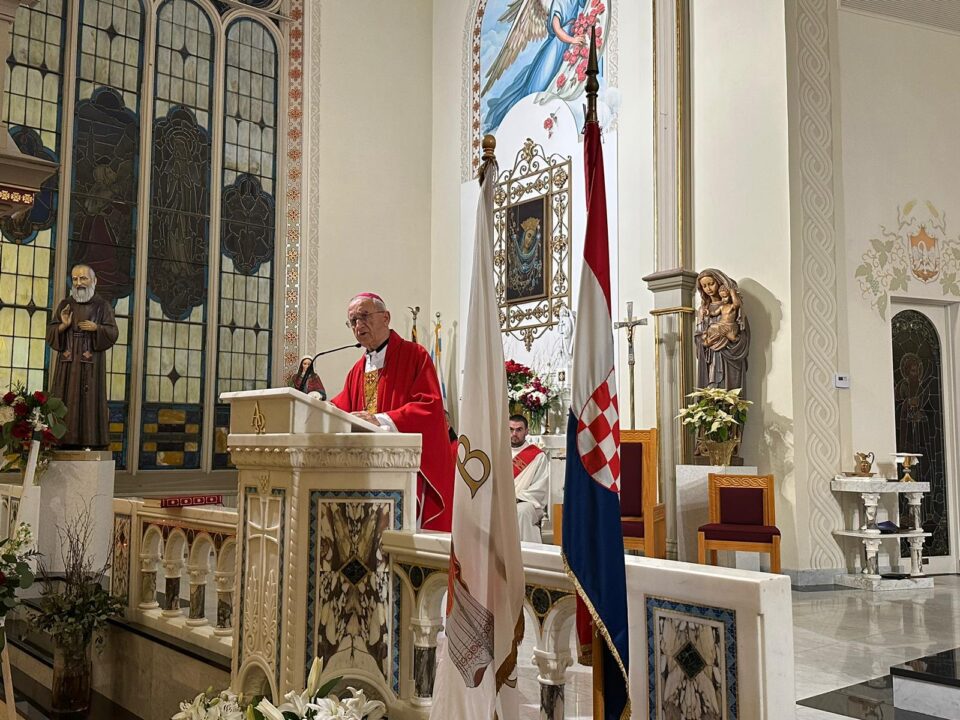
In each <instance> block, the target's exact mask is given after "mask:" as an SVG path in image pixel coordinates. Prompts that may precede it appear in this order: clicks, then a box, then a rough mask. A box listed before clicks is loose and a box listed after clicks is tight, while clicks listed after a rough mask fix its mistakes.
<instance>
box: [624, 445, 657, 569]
mask: <svg viewBox="0 0 960 720" xmlns="http://www.w3.org/2000/svg"><path fill="white" fill-rule="evenodd" d="M666 522H667V520H666V510H665V508H664V505H663V503H658V502H657V430H656V428H651V429H650V430H621V431H620V527H621V528H622V529H623V547H624V549H625V550H640V551H642V552H643V554H644V555H646V556H647V557H657V558H664V557H666V556H667V527H666Z"/></svg>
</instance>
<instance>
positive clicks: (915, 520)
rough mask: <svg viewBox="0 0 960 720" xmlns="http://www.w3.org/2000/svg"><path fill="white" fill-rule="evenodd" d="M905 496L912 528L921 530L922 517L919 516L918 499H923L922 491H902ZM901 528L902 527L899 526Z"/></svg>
mask: <svg viewBox="0 0 960 720" xmlns="http://www.w3.org/2000/svg"><path fill="white" fill-rule="evenodd" d="M904 495H906V496H907V506H908V507H909V508H910V522H911V525H912V529H913V530H917V531H920V530H923V518H922V517H921V516H920V501H921V500H923V493H922V492H908V493H904ZM901 529H903V528H901Z"/></svg>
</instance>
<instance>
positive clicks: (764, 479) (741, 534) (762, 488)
mask: <svg viewBox="0 0 960 720" xmlns="http://www.w3.org/2000/svg"><path fill="white" fill-rule="evenodd" d="M708 482H709V485H708V487H709V490H708V492H709V498H708V507H709V513H710V515H709V518H710V522H709V523H708V524H706V525H702V526H701V527H700V528H699V529H698V532H697V559H698V561H699V562H700V563H704V564H705V563H706V555H707V551H708V550H709V551H710V564H711V565H716V564H717V552H718V551H720V550H725V551H739V552H743V551H746V552H760V553H767V554H768V555H770V572H773V573H779V572H780V530H778V529H777V525H776V522H777V519H776V510H775V503H774V496H773V475H717V474H715V473H710V475H709V477H708Z"/></svg>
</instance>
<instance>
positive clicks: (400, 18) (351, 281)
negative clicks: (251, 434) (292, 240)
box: [301, 0, 434, 392]
mask: <svg viewBox="0 0 960 720" xmlns="http://www.w3.org/2000/svg"><path fill="white" fill-rule="evenodd" d="M306 5H307V12H308V13H309V14H310V16H309V18H308V23H309V25H308V26H309V27H310V28H312V29H313V32H310V33H309V34H308V42H307V46H306V47H307V52H308V53H309V57H310V67H311V83H310V89H309V91H310V92H311V93H314V94H317V95H316V96H315V97H310V98H308V102H307V103H306V104H305V107H308V108H311V110H312V111H313V112H311V113H309V116H308V117H307V118H306V121H307V123H308V135H307V138H306V142H305V144H304V145H305V148H306V149H307V150H306V151H307V152H308V153H310V154H311V158H312V159H313V160H314V162H315V163H316V165H315V166H314V167H313V168H308V171H309V175H310V176H309V177H308V178H307V180H308V187H307V190H306V192H307V204H308V205H309V206H311V207H312V206H316V207H318V211H317V212H316V213H315V216H316V218H317V219H318V223H316V226H314V227H310V226H305V227H304V228H303V233H304V235H303V243H304V246H305V248H304V257H305V258H309V257H311V254H310V252H309V249H308V248H307V247H306V246H308V245H311V244H312V245H314V249H315V250H316V252H315V253H313V255H312V257H313V258H315V262H317V263H318V264H319V268H320V278H321V281H320V283H319V286H317V287H303V288H302V291H303V298H304V301H303V305H304V311H305V313H306V314H307V319H306V322H308V323H310V325H311V327H309V328H308V329H307V330H308V331H307V332H306V333H305V335H306V336H310V335H311V333H312V332H315V337H316V339H317V340H316V342H317V345H318V347H317V348H316V349H314V348H312V347H309V348H308V347H303V348H302V350H303V351H304V352H309V351H312V352H316V351H317V350H319V349H321V348H327V347H333V346H337V345H342V344H345V343H348V342H350V341H351V340H352V338H353V335H352V333H351V332H350V331H349V330H348V329H347V328H346V327H345V326H344V320H345V314H346V302H347V300H348V299H349V298H350V297H351V296H352V295H354V294H355V293H357V292H362V291H375V292H379V293H380V294H381V295H382V296H383V297H384V299H385V300H386V301H387V303H388V304H389V306H390V307H391V309H392V311H393V326H394V328H395V329H396V330H397V331H398V332H400V333H401V334H403V335H404V336H405V337H409V336H410V329H411V320H410V314H409V312H408V311H407V306H416V305H419V306H420V307H421V309H422V310H423V312H422V313H421V315H420V322H419V323H418V325H419V329H420V333H421V337H423V336H424V335H425V334H427V333H428V332H429V326H428V325H427V323H426V320H425V315H426V309H427V306H428V305H429V304H430V289H431V273H430V264H429V260H430V247H431V185H432V162H431V152H432V142H433V140H432V138H433V134H432V120H433V110H434V98H433V88H432V83H431V77H432V71H433V66H432V64H433V51H432V42H431V39H432V37H433V8H434V3H432V2H431V0H405V1H404V2H402V3H385V2H379V1H377V0H351V2H339V1H337V0H322V1H318V2H310V3H307V4H306ZM311 214H312V213H309V212H308V211H307V210H306V209H305V212H304V216H305V217H310V216H311ZM302 270H303V268H302ZM301 276H302V277H304V278H306V277H308V276H309V273H308V272H305V271H302V273H301ZM356 358H357V354H356V353H353V352H350V351H345V352H342V353H339V354H336V355H331V356H329V357H327V358H322V359H321V360H319V361H318V371H319V372H320V374H321V376H322V378H323V379H324V382H325V384H326V386H327V390H328V391H332V392H336V391H338V390H339V389H340V387H341V386H342V382H343V378H344V376H345V375H346V372H347V370H348V369H349V367H350V366H351V365H352V364H353V363H354V362H355V361H356Z"/></svg>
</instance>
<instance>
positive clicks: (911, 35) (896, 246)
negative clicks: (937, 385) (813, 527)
mask: <svg viewBox="0 0 960 720" xmlns="http://www.w3.org/2000/svg"><path fill="white" fill-rule="evenodd" d="M839 39H840V42H839V64H840V70H841V87H842V105H841V115H840V117H841V123H842V134H843V155H842V157H843V187H842V192H843V223H844V229H845V240H844V244H845V250H846V261H845V266H844V267H843V269H842V288H843V290H844V291H845V296H846V305H847V327H848V330H847V338H846V339H847V343H848V346H849V357H850V364H849V368H847V369H848V370H849V374H850V380H851V387H850V390H849V406H850V423H851V429H850V433H849V435H848V436H847V438H846V439H845V440H846V442H845V443H844V446H843V450H842V458H841V459H842V461H843V469H850V467H851V465H852V454H853V452H854V451H864V452H866V451H873V452H874V453H876V455H877V458H878V461H879V463H880V466H879V469H880V470H881V471H883V472H884V473H885V474H888V475H889V474H891V473H893V472H894V469H893V464H892V459H891V457H890V453H892V452H893V451H894V449H895V446H896V428H895V416H894V401H893V370H894V369H893V357H892V352H891V344H890V320H891V317H892V316H893V315H894V314H895V312H896V308H891V307H890V305H891V304H892V303H895V302H897V301H901V302H913V303H918V304H929V305H931V306H940V307H947V308H949V309H950V312H951V317H952V322H953V323H955V319H956V308H957V306H958V302H960V288H957V287H956V286H955V285H952V283H951V282H950V273H955V272H956V271H957V267H956V261H955V260H953V261H951V260H950V259H949V257H948V251H949V249H950V248H951V247H954V248H955V247H958V242H960V241H958V235H960V228H958V227H957V226H956V225H955V221H954V218H957V217H958V216H960V196H958V193H957V190H956V188H957V187H960V146H958V144H957V142H956V133H955V132H954V127H955V126H956V124H957V122H956V121H957V118H958V117H960V89H958V88H957V86H956V67H957V66H958V64H960V37H958V36H957V35H956V34H955V33H947V32H942V31H938V30H936V29H933V28H930V27H924V26H921V25H914V24H909V23H904V22H895V21H891V20H888V19H883V18H880V17H877V16H871V15H865V14H859V13H854V12H845V11H841V12H840V13H839ZM921 225H924V226H925V227H926V229H927V231H928V234H929V235H930V236H931V237H933V238H934V239H935V240H936V241H937V243H938V248H937V250H938V251H939V257H938V258H935V260H934V263H933V265H932V266H931V267H929V268H928V271H929V272H928V276H927V282H924V281H923V280H922V279H921V277H923V276H924V273H923V268H921V267H919V266H918V265H916V264H915V261H916V259H915V258H912V257H911V255H910V253H909V247H910V240H909V238H910V236H911V235H915V234H916V233H917V232H918V230H919V227H920V226H921ZM874 242H879V243H887V245H885V246H883V247H882V250H884V251H885V252H884V255H883V256H880V255H879V254H878V253H877V248H876V246H875V245H873V244H872V243H874ZM951 262H952V264H951ZM861 266H864V267H865V269H864V270H859V268H860V267H861ZM867 266H869V270H867V269H866V268H867ZM915 271H916V272H915ZM858 272H859V273H860V274H859V275H858ZM933 272H935V273H936V274H935V275H933ZM891 275H893V276H896V277H898V278H899V279H900V280H899V282H895V285H896V289H893V288H889V287H888V285H889V283H886V282H882V283H881V285H880V287H879V288H871V287H870V285H869V281H870V280H872V279H874V278H881V277H890V276H891ZM930 275H932V276H930ZM955 277H956V276H954V278H955ZM887 290H892V292H886V291H887ZM881 310H882V311H883V312H882V313H881ZM955 330H956V329H955V328H954V333H953V335H952V337H945V338H941V342H942V343H943V344H944V346H945V347H944V350H947V347H946V346H948V345H952V353H953V354H955V352H956V348H957V340H956V338H957V335H956V332H955ZM944 371H945V373H946V372H948V371H949V366H948V365H946V364H945V365H944ZM949 380H952V382H953V386H954V388H956V387H957V385H956V378H955V377H954V378H949ZM953 397H955V396H947V397H946V398H945V405H946V406H947V410H949V409H950V407H951V406H952V405H953ZM948 431H949V430H948ZM948 451H949V448H948ZM947 468H948V473H949V472H950V471H951V470H953V471H954V472H955V468H956V465H955V464H951V463H949V462H948V464H947ZM921 470H922V466H921ZM921 474H922V473H921ZM948 482H949V478H948ZM952 483H953V484H952V486H950V487H949V489H950V491H954V490H955V488H956V487H957V485H956V478H954V479H953V481H952ZM951 502H952V503H953V504H954V505H955V504H956V498H955V497H954V498H953V499H952V500H951ZM952 532H953V533H954V537H953V538H952V540H953V543H954V547H956V542H957V538H956V535H955V532H956V530H955V528H953V529H952ZM880 564H881V565H884V559H883V558H881V561H880ZM954 570H955V567H954Z"/></svg>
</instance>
